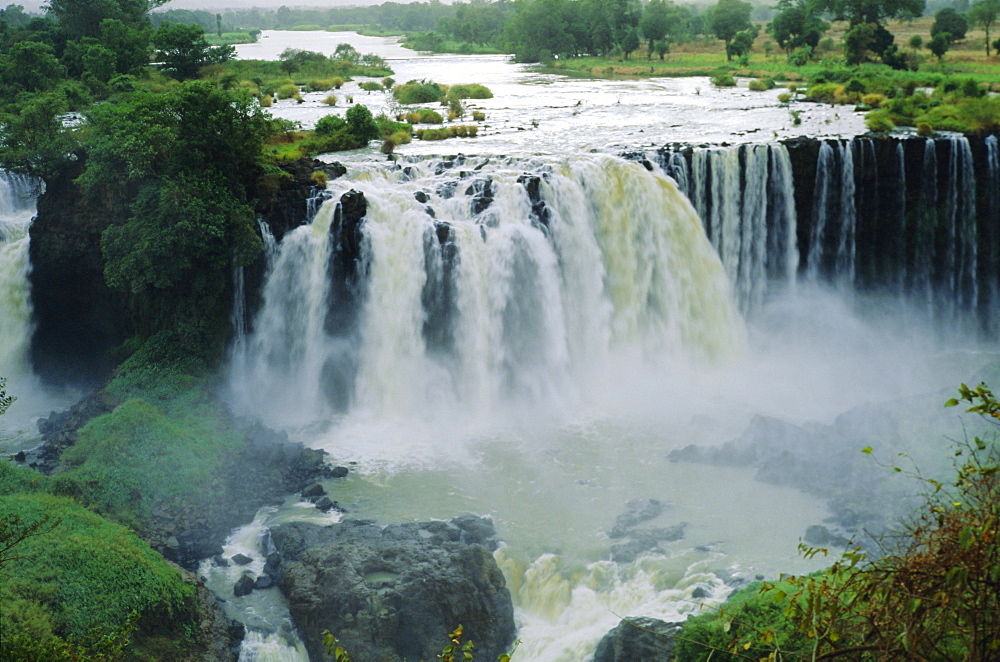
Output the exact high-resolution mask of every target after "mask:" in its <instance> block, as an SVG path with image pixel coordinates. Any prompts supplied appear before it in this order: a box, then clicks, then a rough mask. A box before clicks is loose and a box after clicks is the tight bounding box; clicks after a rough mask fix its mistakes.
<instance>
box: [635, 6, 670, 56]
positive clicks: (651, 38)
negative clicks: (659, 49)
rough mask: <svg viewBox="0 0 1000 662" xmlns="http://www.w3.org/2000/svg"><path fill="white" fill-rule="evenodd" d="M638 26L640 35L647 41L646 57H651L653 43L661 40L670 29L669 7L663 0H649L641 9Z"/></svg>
mask: <svg viewBox="0 0 1000 662" xmlns="http://www.w3.org/2000/svg"><path fill="white" fill-rule="evenodd" d="M639 28H640V29H641V30H642V36H643V37H645V38H646V41H648V42H649V52H648V53H647V59H652V57H653V51H654V50H655V49H654V43H655V42H657V41H662V40H663V39H664V37H666V36H667V31H668V30H669V29H670V8H669V6H668V5H667V3H666V2H665V0H650V3H649V4H648V5H646V7H645V9H643V11H642V18H641V19H639ZM660 59H661V60H662V59H663V58H662V57H661V58H660Z"/></svg>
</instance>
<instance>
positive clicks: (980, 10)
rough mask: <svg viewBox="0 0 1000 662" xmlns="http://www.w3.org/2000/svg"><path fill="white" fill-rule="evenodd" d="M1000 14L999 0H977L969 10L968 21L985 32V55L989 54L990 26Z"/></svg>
mask: <svg viewBox="0 0 1000 662" xmlns="http://www.w3.org/2000/svg"><path fill="white" fill-rule="evenodd" d="M998 16H1000V0H979V2H977V3H975V4H974V5H972V9H970V10H969V21H970V22H971V23H972V24H973V25H981V26H982V28H983V30H984V31H985V32H986V57H989V56H990V28H991V27H992V26H993V24H994V23H996V21H997V17H998Z"/></svg>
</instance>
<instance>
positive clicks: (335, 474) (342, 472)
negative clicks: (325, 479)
mask: <svg viewBox="0 0 1000 662" xmlns="http://www.w3.org/2000/svg"><path fill="white" fill-rule="evenodd" d="M347 474H348V469H347V467H334V468H333V469H331V470H330V478H344V477H345V476H347Z"/></svg>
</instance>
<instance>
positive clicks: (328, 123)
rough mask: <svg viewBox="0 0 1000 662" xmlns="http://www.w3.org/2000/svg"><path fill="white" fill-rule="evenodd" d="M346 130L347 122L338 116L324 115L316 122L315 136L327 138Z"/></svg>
mask: <svg viewBox="0 0 1000 662" xmlns="http://www.w3.org/2000/svg"><path fill="white" fill-rule="evenodd" d="M346 128H347V121H346V120H345V119H344V118H343V117H341V116H340V115H326V116H324V117H321V118H320V119H319V121H318V122H316V129H315V131H316V135H318V136H328V135H331V134H334V133H337V132H338V131H341V130H344V129H346Z"/></svg>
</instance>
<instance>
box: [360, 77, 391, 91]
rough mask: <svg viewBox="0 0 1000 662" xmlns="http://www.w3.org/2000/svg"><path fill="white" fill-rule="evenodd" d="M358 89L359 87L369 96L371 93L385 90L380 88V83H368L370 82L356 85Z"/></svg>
mask: <svg viewBox="0 0 1000 662" xmlns="http://www.w3.org/2000/svg"><path fill="white" fill-rule="evenodd" d="M358 87H360V88H361V89H362V90H364V91H365V92H368V93H369V94H371V93H372V92H379V91H381V90H384V89H385V88H384V87H382V83H376V82H375V81H370V80H366V81H363V82H361V83H358Z"/></svg>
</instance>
